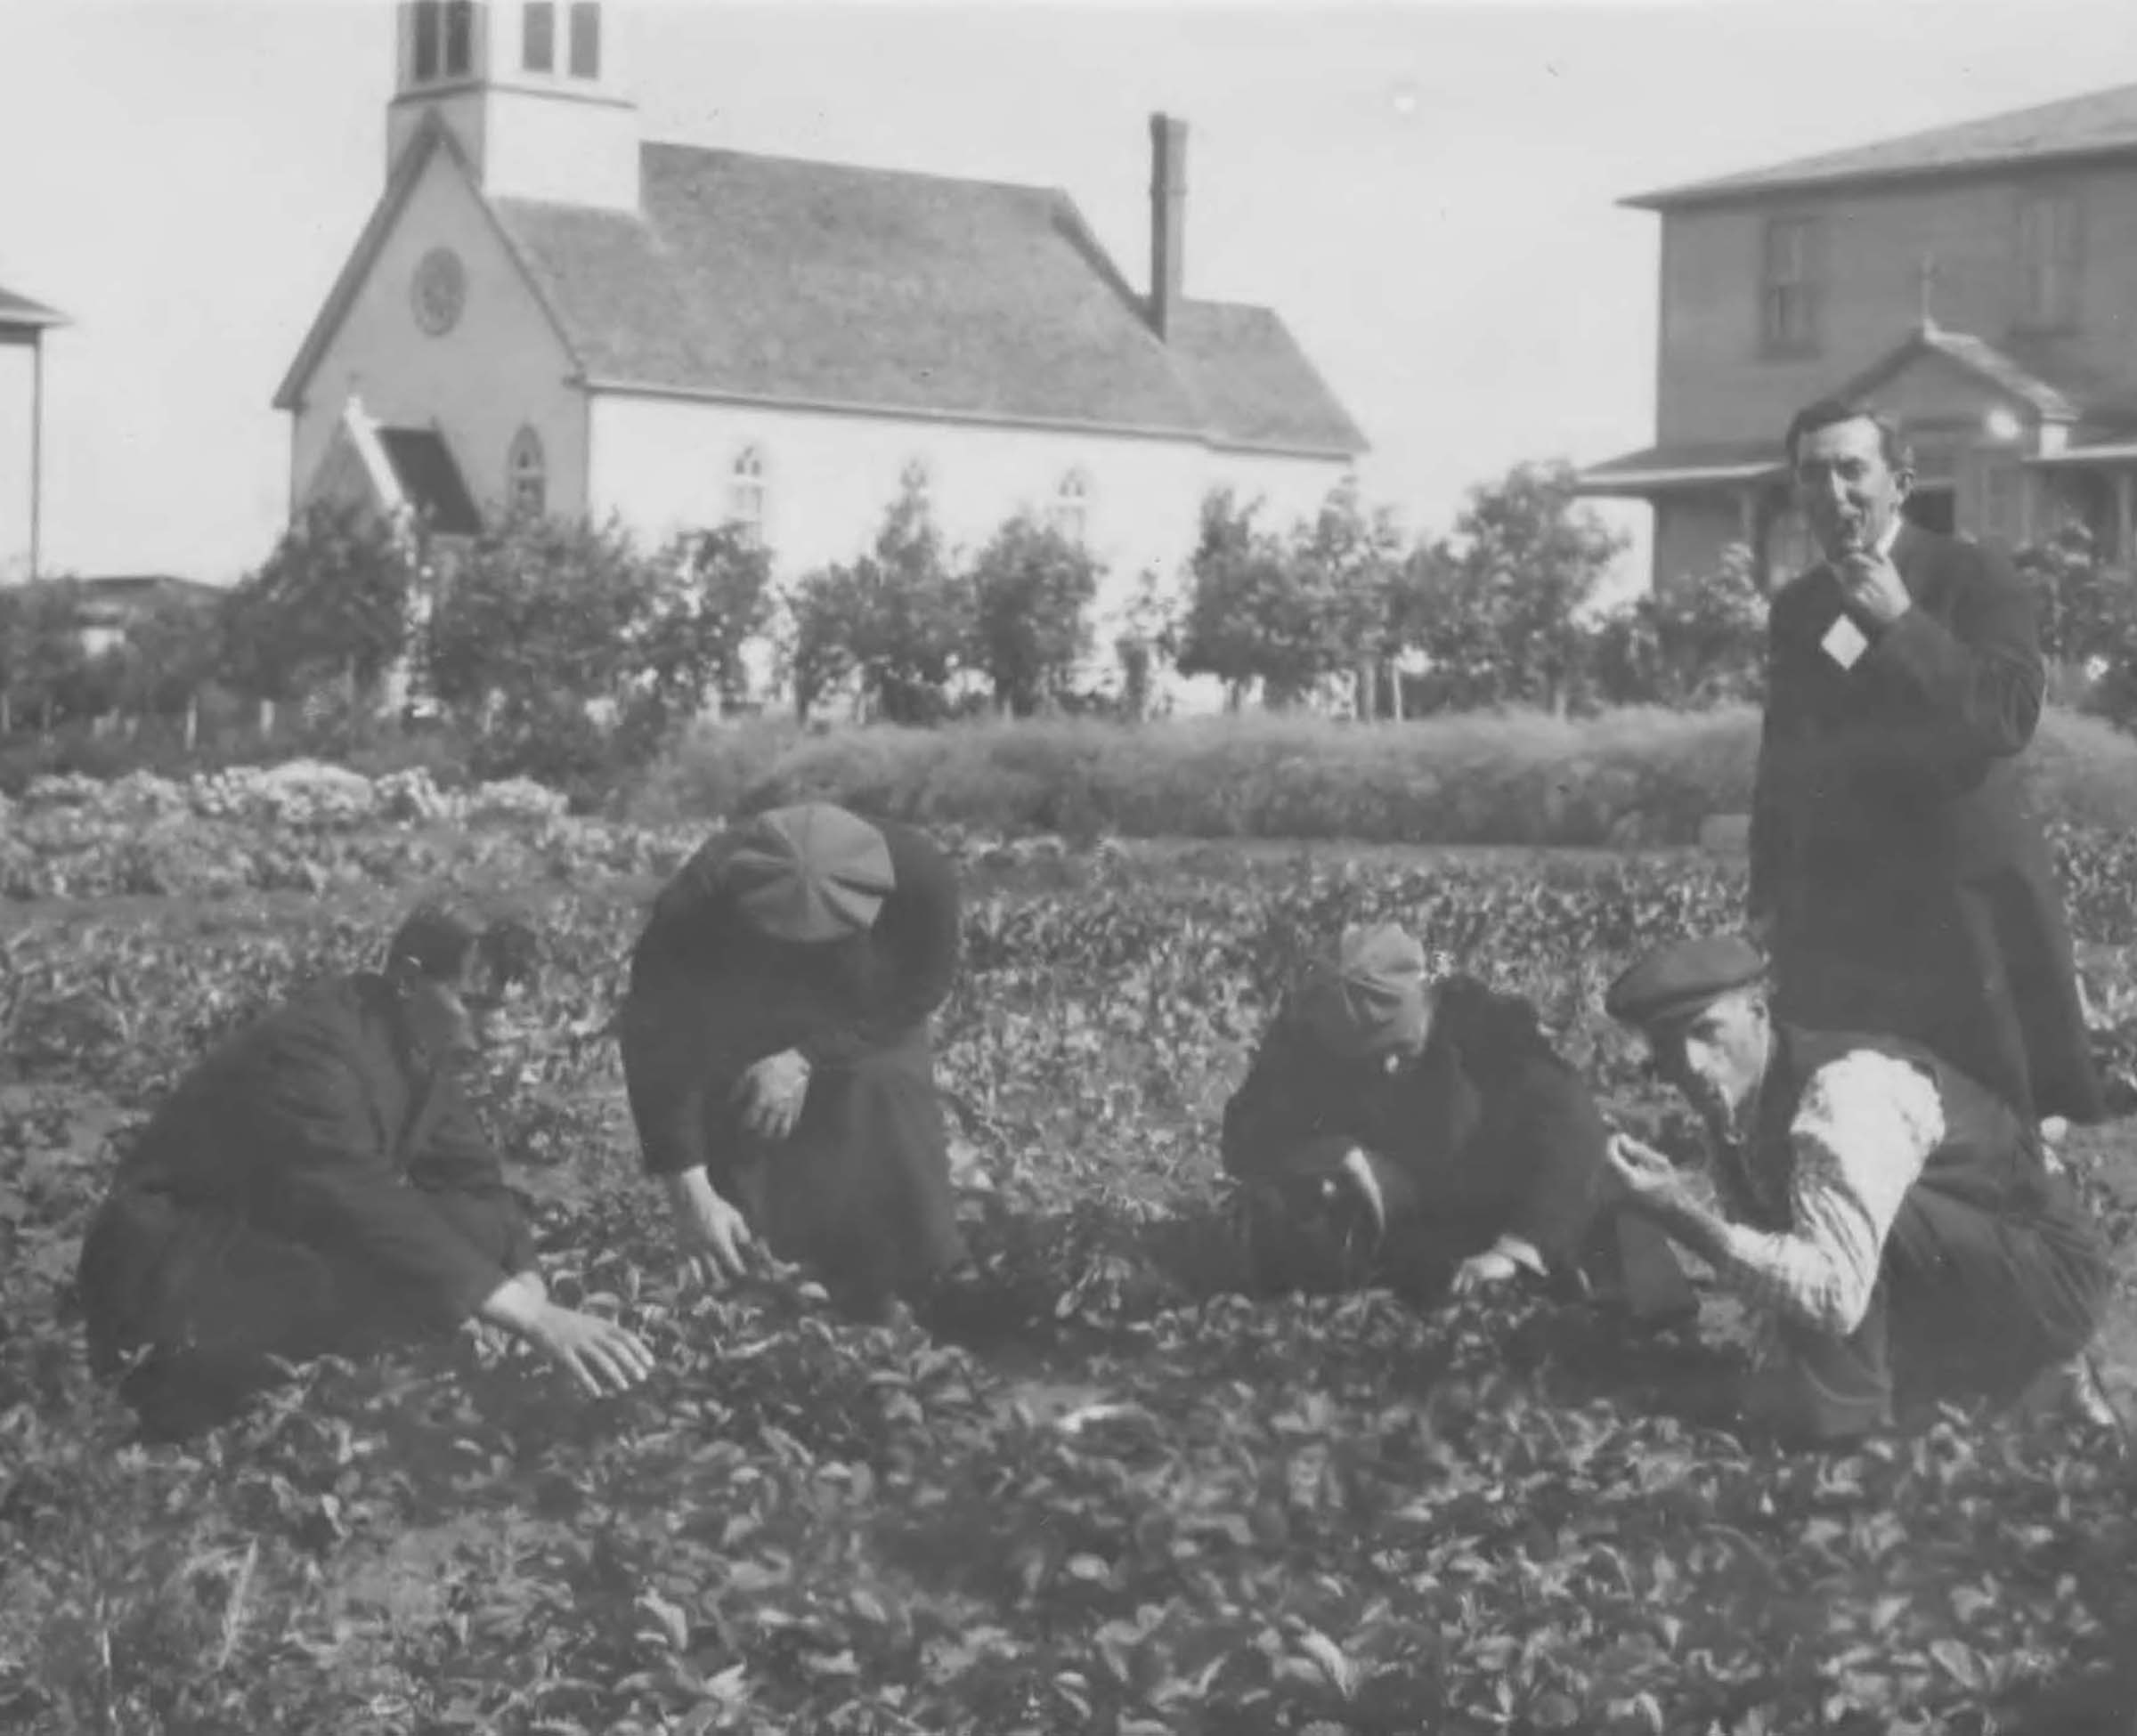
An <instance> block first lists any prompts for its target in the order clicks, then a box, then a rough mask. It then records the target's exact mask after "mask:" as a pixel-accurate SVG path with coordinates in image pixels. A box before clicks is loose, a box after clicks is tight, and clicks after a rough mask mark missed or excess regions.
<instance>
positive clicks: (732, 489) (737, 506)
mask: <svg viewBox="0 0 2137 1736" xmlns="http://www.w3.org/2000/svg"><path fill="white" fill-rule="evenodd" d="M764 499H765V481H764V453H763V451H762V450H760V448H758V447H755V446H745V447H743V450H741V451H740V452H739V453H737V454H736V455H735V467H734V468H733V469H732V470H731V471H729V472H728V474H727V523H729V524H732V525H734V526H735V528H736V529H737V530H739V531H742V532H743V534H744V535H745V536H747V537H748V538H749V539H750V540H751V541H752V542H758V543H760V542H762V541H763V540H764Z"/></svg>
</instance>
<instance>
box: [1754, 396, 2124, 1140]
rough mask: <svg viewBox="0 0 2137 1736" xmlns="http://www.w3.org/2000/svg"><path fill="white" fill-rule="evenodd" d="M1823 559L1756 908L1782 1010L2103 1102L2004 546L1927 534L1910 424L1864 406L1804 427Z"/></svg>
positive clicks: (1808, 487) (2065, 1098)
mask: <svg viewBox="0 0 2137 1736" xmlns="http://www.w3.org/2000/svg"><path fill="white" fill-rule="evenodd" d="M1787 453H1788V461H1789V466H1790V469H1791V470H1792V472H1793V474H1794V479H1795V486H1796V491H1797V494H1798V497H1799V499H1800V501H1801V503H1802V507H1803V512H1804V515H1805V516H1806V517H1807V518H1808V521H1809V523H1810V527H1811V530H1812V532H1813V534H1814V535H1815V536H1816V539H1817V541H1818V544H1819V546H1820V548H1822V549H1823V550H1824V560H1823V561H1822V562H1821V563H1820V564H1818V565H1816V566H1815V567H1813V568H1811V569H1810V570H1809V571H1808V572H1805V573H1803V574H1801V575H1800V577H1798V578H1796V579H1794V580H1792V581H1790V582H1789V583H1788V584H1787V585H1785V586H1784V587H1783V588H1782V589H1781V590H1780V591H1779V592H1778V593H1777V594H1776V595H1775V598H1774V601H1773V607H1772V611H1771V613H1770V615H1769V618H1768V622H1767V702H1766V723H1765V731H1764V734H1763V736H1762V739H1761V741H1760V743H1759V766H1758V774H1757V783H1756V787H1755V791H1754V795H1753V798H1752V813H1751V897H1750V905H1751V920H1752V922H1753V925H1754V927H1755V928H1756V929H1757V930H1758V931H1759V934H1760V936H1761V937H1762V938H1763V939H1764V941H1765V942H1766V945H1767V948H1768V951H1769V952H1770V953H1771V955H1772V958H1773V962H1774V969H1775V1011H1776V1014H1777V1015H1778V1016H1779V1017H1780V1018H1783V1019H1784V1020H1786V1021H1788V1022H1790V1023H1792V1024H1797V1025H1801V1026H1809V1027H1811V1028H1814V1029H1822V1030H1843V1031H1848V1030H1854V1031H1860V1030H1869V1031H1877V1032H1881V1033H1884V1034H1889V1035H1891V1036H1893V1037H1897V1038H1905V1039H1912V1040H1913V1041H1914V1042H1920V1043H1922V1044H1923V1045H1925V1046H1926V1047H1928V1048H1929V1049H1930V1050H1932V1051H1935V1052H1936V1053H1937V1054H1938V1055H1940V1056H1942V1057H1943V1058H1944V1059H1946V1061H1948V1062H1949V1063H1951V1064H1952V1065H1953V1066H1954V1067H1957V1068H1959V1069H1960V1070H1961V1071H1962V1073H1964V1074H1965V1075H1967V1076H1968V1077H1970V1078H1972V1079H1976V1080H1979V1082H1980V1083H1983V1084H1985V1085H1987V1087H1988V1088H1989V1089H1990V1090H1991V1091H1994V1092H1995V1094H1996V1095H1997V1096H1999V1097H2000V1098H2002V1099H2003V1100H2004V1101H2005V1102H2007V1103H2009V1104H2010V1105H2011V1107H2012V1108H2013V1109H2014V1110H2015V1111H2016V1112H2017V1113H2018V1114H2019V1115H2020V1116H2021V1117H2023V1118H2024V1119H2025V1120H2026V1121H2027V1123H2028V1124H2032V1123H2035V1122H2037V1121H2039V1120H2040V1119H2042V1118H2044V1117H2047V1116H2052V1115H2060V1116H2064V1117H2066V1118H2068V1119H2069V1120H2071V1121H2076V1122H2088V1121H2097V1120H2099V1119H2100V1115H2102V1113H2103V1107H2102V1103H2101V1099H2100V1082H2099V1078H2098V1075H2096V1073H2095V1072H2094V1070H2093V1066H2092V1056H2091V1051H2090V1049H2089V1046H2088V1043H2087V1040H2086V1034H2085V1022H2084V1012H2083V1010H2082V1007H2081V1005H2080V1002H2079V1000H2078V993H2077V985H2076V966H2075V964H2074V962H2073V959H2072V954H2071V945H2070V934H2069V929H2068V924H2067V922H2066V921H2065V918H2064V913H2063V906H2062V899H2061V895H2060V891H2059V889H2058V888H2057V885H2056V881H2055V875H2054V869H2053V864H2052V861H2051V858H2050V856H2049V853H2048V848H2047V844H2046V841H2045V840H2044V838H2043V836H2042V832H2041V828H2040V824H2039V822H2038V821H2037V820H2036V819H2035V815H2034V814H2033V811H2032V808H2031V807H2030V805H2029V804H2028V802H2027V796H2026V791H2025V785H2024V779H2023V775H2022V771H2021V768H2020V766H2019V755H2020V754H2022V753H2023V752H2024V751H2025V750H2026V747H2027V743H2029V742H2031V741H2032V740H2033V734H2034V729H2035V725H2036V724H2037V723H2038V722H2039V720H2040V715H2041V702H2042V694H2043V689H2044V683H2045V677H2044V669H2043V667H2042V662H2041V653H2040V645H2039V638H2038V629H2037V623H2036V620H2035V606H2034V603H2033V599H2032V598H2031V597H2030V596H2028V595H2027V592H2026V590H2025V588H2024V587H2023V586H2022V585H2021V583H2020V582H2019V578H2018V575H2017V573H2016V572H2014V571H2013V569H2012V567H2011V563H2010V562H2009V561H2008V560H2007V559H2006V558H2005V557H2004V556H2003V555H2002V554H2000V553H1998V552H1996V551H1995V550H1993V549H1989V548H1981V547H1979V546H1977V545H1975V544H1973V543H1971V542H1965V541H1960V540H1957V539H1953V538H1949V537H1942V536H1937V535H1934V534H1932V533H1931V532H1930V531H1923V530H1922V529H1920V528H1918V527H1917V526H1915V525H1914V524H1911V523H1906V522H1905V520H1904V519H1903V518H1902V516H1901V510H1900V509H1901V507H1902V506H1903V504H1904V503H1905V499H1906V497H1907V491H1908V490H1909V488H1910V487H1911V486H1912V484H1913V482H1914V475H1913V465H1912V459H1911V458H1910V455H1909V453H1908V451H1907V450H1906V447H1905V444H1904V442H1902V440H1901V437H1900V434H1899V432H1898V430H1897V427H1896V426H1894V425H1893V424H1892V423H1891V422H1889V421H1888V420H1887V419H1885V418H1882V417H1881V416H1880V415H1879V414H1878V413H1877V412H1876V411H1874V410H1871V409H1869V408H1868V407H1866V406H1865V405H1862V404H1858V403H1848V402H1837V401H1828V402H1820V403H1816V404H1813V405H1811V406H1810V407H1809V408H1808V409H1807V410H1803V411H1801V412H1800V414H1799V415H1798V416H1797V417H1796V418H1795V419H1794V420H1793V421H1792V423H1791V424H1790V425H1789V429H1788V435H1787Z"/></svg>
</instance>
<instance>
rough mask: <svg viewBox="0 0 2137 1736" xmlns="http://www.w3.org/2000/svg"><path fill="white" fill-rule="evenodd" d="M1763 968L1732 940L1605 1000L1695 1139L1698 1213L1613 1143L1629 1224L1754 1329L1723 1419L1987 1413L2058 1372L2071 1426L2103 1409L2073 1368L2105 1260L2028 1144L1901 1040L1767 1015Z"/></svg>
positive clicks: (1703, 942)
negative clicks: (1647, 1056)
mask: <svg viewBox="0 0 2137 1736" xmlns="http://www.w3.org/2000/svg"><path fill="white" fill-rule="evenodd" d="M1764 974H1765V966H1764V961H1763V960H1762V959H1761V958H1760V956H1759V953H1758V952H1757V951H1756V950H1755V949H1754V948H1753V947H1752V946H1751V944H1750V943H1749V942H1747V941H1744V940H1742V939H1739V938H1736V937H1733V936H1714V937H1704V938H1700V939H1693V940H1683V941H1677V942H1672V943H1670V945H1664V946H1662V947H1658V948H1657V949H1656V950H1654V952H1652V953H1648V954H1647V955H1646V956H1645V958H1643V959H1641V960H1639V961H1637V963H1635V964H1634V965H1633V966H1632V967H1631V968H1630V969H1628V970H1627V971H1626V972H1625V973H1624V974H1623V975H1622V976H1621V977H1620V978H1618V980H1617V981H1616V982H1615V983H1614V984H1613V985H1612V986H1611V988H1610V991H1609V993H1608V995H1607V997H1606V1000H1605V1007H1606V1010H1608V1012H1609V1013H1610V1015H1611V1016H1612V1017H1613V1018H1616V1019H1618V1020H1619V1021H1620V1022H1621V1023H1623V1024H1626V1025H1629V1026H1634V1027H1635V1028H1637V1029H1638V1030H1639V1031H1641V1032H1642V1033H1643V1034H1645V1037H1646V1039H1647V1042H1648V1044H1649V1047H1650V1048H1651V1050H1652V1051H1653V1054H1654V1062H1655V1066H1656V1070H1657V1071H1658V1073H1659V1074H1660V1075H1662V1078H1663V1079H1664V1080H1665V1081H1667V1082H1668V1083H1670V1084H1671V1085H1674V1086H1675V1087H1676V1088H1677V1089H1678V1091H1681V1092H1682V1093H1683V1094H1684V1095H1685V1097H1686V1099H1688V1100H1689V1101H1690V1103H1691V1105H1692V1107H1694V1109H1695V1110H1696V1111H1697V1112H1698V1114H1699V1115H1700V1117H1701V1119H1702V1121H1703V1122H1704V1124H1705V1125H1706V1128H1707V1132H1708V1134H1709V1136H1710V1140H1711V1142H1712V1148H1713V1160H1712V1164H1711V1176H1712V1181H1713V1187H1714V1192H1715V1195H1716V1196H1717V1197H1718V1198H1719V1202H1720V1205H1721V1211H1720V1213H1716V1212H1714V1211H1713V1210H1711V1209H1710V1207H1709V1206H1707V1205H1705V1204H1704V1203H1703V1202H1702V1200H1701V1199H1700V1197H1698V1196H1697V1195H1696V1194H1695V1193H1694V1191H1693V1189H1692V1188H1690V1186H1689V1185H1688V1183H1687V1179H1686V1176H1685V1175H1684V1174H1683V1173H1682V1172H1679V1171H1678V1169H1677V1168H1676V1167H1674V1166H1673V1165H1672V1164H1671V1163H1670V1160H1669V1159H1668V1158H1666V1157H1664V1156H1662V1154H1661V1153H1659V1152H1656V1151H1654V1150H1652V1149H1651V1148H1647V1147H1645V1146H1643V1145H1641V1144H1639V1143H1638V1142H1637V1140H1631V1139H1629V1138H1627V1137H1625V1136H1623V1135H1620V1136H1618V1137H1617V1138H1616V1139H1614V1140H1613V1142H1612V1146H1611V1154H1610V1162H1611V1165H1612V1167H1613V1170H1614V1171H1615V1172H1616V1175H1617V1179H1618V1180H1619V1181H1620V1182H1621V1184H1622V1186H1623V1187H1624V1188H1625V1189H1626V1191H1627V1193H1628V1195H1629V1197H1630V1201H1631V1204H1632V1206H1633V1208H1634V1209H1636V1210H1637V1211H1640V1212H1642V1213H1645V1214H1646V1215H1647V1216H1648V1217H1649V1218H1651V1219H1652V1220H1653V1221H1654V1222H1655V1223H1656V1224H1657V1225H1658V1226H1660V1227H1661V1228H1662V1229H1663V1230H1664V1231H1666V1232H1667V1233H1668V1234H1669V1235H1670V1237H1672V1238H1674V1239H1675V1240H1676V1241H1677V1242H1678V1243H1679V1244H1680V1245H1682V1246H1684V1247H1686V1248H1687V1249H1689V1250H1690V1251H1691V1252H1692V1253H1695V1254H1697V1255H1698V1256H1699V1257H1700V1258H1701V1259H1702V1260H1704V1261H1708V1262H1709V1263H1710V1265H1711V1266H1712V1267H1713V1268H1714V1270H1715V1271H1716V1272H1717V1274H1718V1275H1719V1278H1720V1279H1721V1281H1722V1282H1723V1283H1724V1284H1725V1285H1727V1286H1731V1287H1732V1288H1734V1289H1735V1290H1736V1291H1737V1292H1738V1293H1739V1294H1742V1295H1743V1297H1744V1298H1745V1299H1746V1300H1747V1301H1748V1302H1751V1303H1752V1304H1753V1305H1754V1306H1755V1307H1756V1308H1758V1309H1759V1310H1760V1311H1761V1313H1762V1314H1763V1315H1764V1317H1765V1320H1766V1324H1767V1326H1768V1328H1769V1330H1768V1332H1767V1352H1768V1354H1767V1358H1766V1359H1765V1364H1764V1366H1763V1367H1761V1369H1760V1371H1759V1373H1758V1374H1757V1375H1755V1376H1754V1378H1753V1380H1752V1382H1751V1387H1750V1390H1749V1391H1748V1392H1747V1394H1746V1396H1745V1402H1744V1406H1743V1408H1744V1411H1745V1415H1746V1420H1747V1421H1750V1422H1752V1423H1754V1424H1759V1425H1761V1426H1764V1427H1766V1428H1768V1429H1771V1430H1773V1431H1774V1432H1778V1433H1781V1434H1784V1435H1792V1436H1795V1437H1799V1438H1805V1439H1809V1440H1822V1441H1834V1440H1847V1439H1850V1438H1853V1437H1856V1436H1859V1435H1862V1434H1865V1433H1867V1432H1873V1431H1875V1430H1878V1429H1881V1428H1884V1427H1886V1426H1889V1424H1891V1422H1892V1421H1893V1415H1894V1408H1895V1403H1896V1399H1897V1401H1898V1402H1899V1403H1901V1404H1903V1405H1905V1404H1907V1403H1910V1402H1912V1401H1913V1400H1914V1399H1930V1398H1941V1397H1954V1398H1956V1397H1962V1396H1978V1397H1984V1398H1988V1399H1992V1400H1995V1399H2006V1400H2007V1399H2014V1398H2017V1397H2018V1396H2019V1394H2020V1393H2021V1392H2023V1391H2025V1390H2026V1389H2027V1388H2028V1387H2029V1386H2030V1385H2032V1384H2033V1383H2034V1381H2035V1377H2036V1376H2040V1375H2046V1374H2048V1373H2049V1372H2050V1371H2052V1370H2054V1369H2055V1368H2057V1367H2058V1365H2061V1364H2069V1365H2070V1373H2071V1375H2073V1377H2074V1381H2075V1384H2074V1388H2073V1390H2072V1394H2071V1396H2072V1397H2073V1398H2074V1399H2076V1400H2077V1402H2078V1403H2079V1405H2080V1406H2081V1407H2082V1408H2083V1409H2084V1413H2085V1414H2086V1415H2087V1416H2092V1417H2093V1418H2095V1419H2096V1420H2105V1418H2106V1417H2111V1416H2112V1413H2111V1412H2104V1407H2103V1401H2102V1400H2101V1399H2100V1395H2099V1393H2098V1391H2097V1386H2096V1383H2092V1381H2091V1379H2090V1371H2089V1368H2088V1367H2087V1366H2086V1365H2085V1364H2084V1360H2083V1358H2082V1354H2081V1353H2082V1351H2084V1346H2085V1345H2086V1343H2087V1342H2088V1341H2089V1340H2090V1339H2091V1338H2092V1334H2093V1332H2094V1330H2095V1329H2096V1328H2097V1326H2099V1324H2100V1317H2101V1313H2102V1310H2103V1309H2104V1307H2105V1304H2106V1302H2107V1297H2108V1291H2109V1276H2110V1275H2109V1261H2108V1252H2107V1248H2106V1246H2105V1245H2104V1243H2103V1242H2102V1240H2101V1238H2100V1234H2099V1232H2098V1231H2097V1229H2095V1228H2094V1227H2093V1225H2092V1223H2091V1222H2090V1221H2088V1220H2087V1218H2086V1216H2085V1214H2084V1212H2083V1210H2082V1209H2081V1207H2080V1206H2079V1205H2078V1203H2077V1201H2076V1197H2074V1196H2073V1194H2072V1193H2071V1190H2070V1188H2069V1186H2068V1183H2067V1182H2065V1181H2064V1180H2062V1179H2061V1178H2060V1176H2057V1175H2054V1174H2052V1173H2051V1172H2050V1171H2049V1169H2048V1167H2047V1165H2046V1164H2044V1161H2043V1156H2042V1151H2041V1147H2040V1143H2039V1139H2038V1136H2037V1135H2036V1134H2035V1132H2034V1130H2033V1129H2032V1128H2031V1127H2030V1126H2029V1125H2027V1123H2025V1122H2024V1121H2022V1120H2021V1119H2020V1118H2019V1116H2018V1115H2016V1114H2015V1113H2014V1112H2013V1111H2012V1110H2011V1107H2009V1106H2008V1105H2007V1104H2006V1103H2005V1102H2003V1100H2002V1099H2000V1098H1998V1097H1997V1096H1995V1094H1994V1093H1992V1092H1991V1091H1987V1090H1986V1089H1985V1088H1984V1087H1982V1086H1981V1085H1979V1083H1976V1082H1975V1081H1973V1080H1971V1079H1969V1078H1968V1077H1966V1076H1965V1075H1963V1074H1962V1073H1960V1072H1959V1071H1958V1070H1957V1069H1955V1068H1954V1067H1952V1066H1950V1065H1949V1064H1948V1063H1947V1062H1946V1061H1944V1060H1942V1059H1939V1058H1938V1056H1936V1055H1934V1054H1932V1053H1931V1052H1930V1051H1928V1050H1926V1049H1923V1048H1922V1047H1920V1046H1919V1045H1916V1044H1914V1043H1910V1042H1901V1041H1899V1040H1897V1039H1894V1038H1889V1037H1885V1036H1881V1035H1876V1034H1846V1033H1834V1032H1825V1031H1808V1030H1799V1029H1795V1028H1792V1027H1791V1026H1784V1025H1778V1024H1776V1023H1775V1022H1774V1020H1773V1018H1771V1017H1770V1015H1769V1014H1768V1012H1767V1000H1766V994H1765V989H1764V986H1763V979H1764ZM2073 1359H2075V1361H2073Z"/></svg>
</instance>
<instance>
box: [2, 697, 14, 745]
mask: <svg viewBox="0 0 2137 1736" xmlns="http://www.w3.org/2000/svg"><path fill="white" fill-rule="evenodd" d="M14 733H15V707H14V702H13V701H12V699H10V698H9V697H8V695H7V694H6V693H5V692H4V691H0V735H12V734H14Z"/></svg>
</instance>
